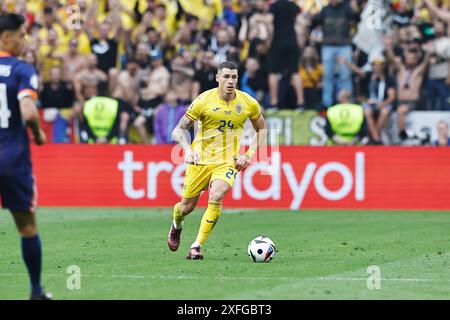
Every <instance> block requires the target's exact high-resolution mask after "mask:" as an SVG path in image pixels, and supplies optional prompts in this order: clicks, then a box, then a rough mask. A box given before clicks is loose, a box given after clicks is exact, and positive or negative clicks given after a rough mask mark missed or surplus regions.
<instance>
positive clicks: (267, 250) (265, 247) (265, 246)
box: [247, 236, 276, 262]
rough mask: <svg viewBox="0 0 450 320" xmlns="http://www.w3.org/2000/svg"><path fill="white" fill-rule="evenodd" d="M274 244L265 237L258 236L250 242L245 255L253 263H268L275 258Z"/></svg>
mask: <svg viewBox="0 0 450 320" xmlns="http://www.w3.org/2000/svg"><path fill="white" fill-rule="evenodd" d="M275 251H276V248H275V244H274V243H273V241H272V240H271V239H270V238H268V237H265V236H259V237H256V238H255V239H253V240H252V241H250V243H249V244H248V249H247V253H248V255H249V256H250V258H251V259H252V260H253V262H269V261H271V260H272V259H273V257H274V256H275Z"/></svg>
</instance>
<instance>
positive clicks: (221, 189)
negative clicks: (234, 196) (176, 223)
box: [187, 179, 231, 260]
mask: <svg viewBox="0 0 450 320" xmlns="http://www.w3.org/2000/svg"><path fill="white" fill-rule="evenodd" d="M230 189H231V186H230V185H229V184H228V183H227V182H225V181H223V180H220V179H218V180H214V181H213V182H211V187H210V191H209V201H208V208H207V209H206V212H205V213H204V215H203V217H202V220H201V222H200V229H199V231H198V234H197V239H196V240H195V242H194V243H193V244H192V245H191V249H190V250H189V253H188V256H187V258H188V259H194V260H196V259H203V255H202V254H201V253H200V250H201V247H202V246H203V245H204V244H205V242H206V240H207V239H208V237H209V235H210V234H211V231H212V230H213V228H214V226H215V225H216V223H217V221H218V220H219V217H220V214H221V213H222V199H223V197H224V196H225V194H226V193H227V192H228V191H229V190H230Z"/></svg>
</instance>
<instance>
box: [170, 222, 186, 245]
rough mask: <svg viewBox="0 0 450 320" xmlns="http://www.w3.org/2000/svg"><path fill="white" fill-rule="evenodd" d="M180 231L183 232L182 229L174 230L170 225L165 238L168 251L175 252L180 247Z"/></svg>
mask: <svg viewBox="0 0 450 320" xmlns="http://www.w3.org/2000/svg"><path fill="white" fill-rule="evenodd" d="M181 231H183V229H177V228H175V226H174V225H173V223H172V225H171V227H170V231H169V236H168V238H167V245H168V246H169V249H170V250H171V251H177V249H178V247H179V246H180V236H181Z"/></svg>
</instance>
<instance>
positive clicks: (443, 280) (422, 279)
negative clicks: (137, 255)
mask: <svg viewBox="0 0 450 320" xmlns="http://www.w3.org/2000/svg"><path fill="white" fill-rule="evenodd" d="M17 275H28V274H27V273H0V276H4V277H10V276H17ZM43 275H44V276H49V277H65V276H66V275H65V274H56V273H44V274H43ZM81 277H96V278H128V279H168V280H202V279H213V280H239V281H241V280H256V281H257V280H287V281H291V280H312V281H315V280H319V281H367V278H363V277H361V278H357V277H317V278H301V277H201V276H164V275H153V276H152V275H138V274H122V275H119V274H112V275H106V274H89V273H88V274H84V273H81ZM381 281H398V282H450V279H433V278H381Z"/></svg>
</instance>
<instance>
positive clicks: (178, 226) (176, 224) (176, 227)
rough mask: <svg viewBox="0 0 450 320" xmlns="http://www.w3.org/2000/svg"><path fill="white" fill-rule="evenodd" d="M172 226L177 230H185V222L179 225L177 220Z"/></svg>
mask: <svg viewBox="0 0 450 320" xmlns="http://www.w3.org/2000/svg"><path fill="white" fill-rule="evenodd" d="M172 225H173V227H174V228H175V229H177V230H180V229H183V221H181V223H177V222H176V221H175V220H173V221H172Z"/></svg>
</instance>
